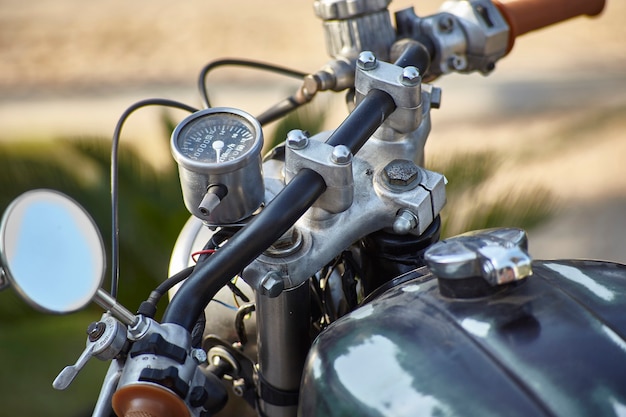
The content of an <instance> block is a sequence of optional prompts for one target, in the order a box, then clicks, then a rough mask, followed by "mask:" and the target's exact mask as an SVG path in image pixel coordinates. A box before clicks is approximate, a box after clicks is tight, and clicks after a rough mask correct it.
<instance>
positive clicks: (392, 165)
mask: <svg viewBox="0 0 626 417" xmlns="http://www.w3.org/2000/svg"><path fill="white" fill-rule="evenodd" d="M418 174H419V168H418V167H417V165H415V163H414V162H413V161H409V160H406V159H394V160H393V161H391V162H389V163H388V164H387V165H386V166H385V168H383V177H384V178H385V179H386V180H387V183H388V184H389V185H393V186H400V187H408V186H409V185H411V184H413V183H415V182H416V180H417V178H418Z"/></svg>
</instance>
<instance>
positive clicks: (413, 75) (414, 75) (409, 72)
mask: <svg viewBox="0 0 626 417" xmlns="http://www.w3.org/2000/svg"><path fill="white" fill-rule="evenodd" d="M421 82H422V79H421V77H420V72H419V70H418V69H417V68H415V67H413V66H409V67H405V68H404V69H403V70H402V76H401V77H400V83H402V85H405V86H407V87H415V86H416V85H419V84H420V83H421Z"/></svg>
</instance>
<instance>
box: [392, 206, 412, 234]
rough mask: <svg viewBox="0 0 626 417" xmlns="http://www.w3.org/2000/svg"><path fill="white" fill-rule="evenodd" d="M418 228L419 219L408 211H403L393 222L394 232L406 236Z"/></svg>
mask: <svg viewBox="0 0 626 417" xmlns="http://www.w3.org/2000/svg"><path fill="white" fill-rule="evenodd" d="M416 227H417V217H416V216H415V214H413V213H411V212H410V211H408V210H402V211H400V213H398V215H397V216H396V219H395V221H394V222H393V231H394V232H396V233H397V234H399V235H405V234H407V233H409V232H410V231H411V230H413V229H415V228H416Z"/></svg>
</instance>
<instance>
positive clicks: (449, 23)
mask: <svg viewBox="0 0 626 417" xmlns="http://www.w3.org/2000/svg"><path fill="white" fill-rule="evenodd" d="M437 25H438V26H439V30H440V31H442V32H443V33H450V32H452V30H454V19H453V18H452V16H449V15H447V14H444V15H443V16H441V17H440V18H439V20H438V21H437Z"/></svg>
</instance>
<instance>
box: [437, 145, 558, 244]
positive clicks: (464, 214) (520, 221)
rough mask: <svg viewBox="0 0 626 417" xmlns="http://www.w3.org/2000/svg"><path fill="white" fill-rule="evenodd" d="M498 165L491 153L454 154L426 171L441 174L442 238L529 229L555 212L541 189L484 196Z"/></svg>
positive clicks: (550, 200)
mask: <svg viewBox="0 0 626 417" xmlns="http://www.w3.org/2000/svg"><path fill="white" fill-rule="evenodd" d="M500 165H501V160H500V159H499V157H498V155H496V154H495V153H493V152H489V151H486V152H479V153H475V154H455V155H453V156H451V157H450V158H448V159H447V160H435V161H433V162H431V163H430V164H429V166H428V169H430V170H433V171H436V172H441V173H444V174H445V176H446V179H447V180H448V184H447V185H446V194H447V199H448V202H447V204H446V207H445V208H444V210H443V212H442V236H452V235H455V234H459V233H463V232H466V231H470V230H478V229H488V228H492V227H507V226H511V227H519V228H522V229H526V230H528V229H532V228H533V227H536V226H538V225H539V224H541V223H542V222H543V221H545V220H546V219H548V218H549V217H550V215H551V214H552V213H553V212H554V211H555V209H556V201H555V199H554V197H553V196H552V194H551V193H550V192H549V191H548V190H546V189H544V188H541V187H530V188H521V189H518V190H510V191H509V192H507V193H506V194H504V195H498V196H495V197H494V196H489V195H487V196H485V191H484V189H485V185H486V184H488V183H489V182H490V181H492V177H493V175H494V174H496V173H497V171H498V168H499V167H500Z"/></svg>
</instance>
